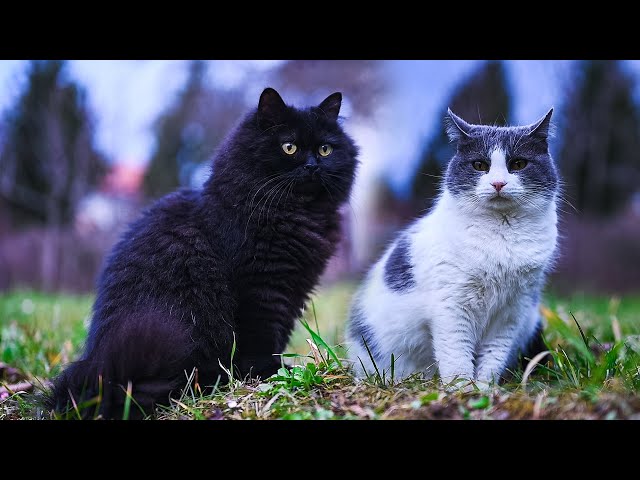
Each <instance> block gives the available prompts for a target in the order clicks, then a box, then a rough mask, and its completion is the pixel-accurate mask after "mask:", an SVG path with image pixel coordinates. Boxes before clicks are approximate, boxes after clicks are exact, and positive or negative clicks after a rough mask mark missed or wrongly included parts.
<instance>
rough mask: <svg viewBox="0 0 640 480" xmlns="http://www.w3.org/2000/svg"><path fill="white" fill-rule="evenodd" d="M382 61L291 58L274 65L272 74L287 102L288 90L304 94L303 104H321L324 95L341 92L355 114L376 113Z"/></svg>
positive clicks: (381, 91) (277, 87)
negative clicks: (315, 102)
mask: <svg viewBox="0 0 640 480" xmlns="http://www.w3.org/2000/svg"><path fill="white" fill-rule="evenodd" d="M380 64H381V62H379V61H376V60H289V61H287V62H284V63H282V64H281V65H280V66H278V67H277V68H275V69H274V71H273V72H272V73H271V76H272V79H273V80H272V81H273V83H274V87H275V88H276V89H280V88H282V90H283V91H284V93H283V95H284V98H285V100H286V101H287V102H289V101H288V100H287V93H286V92H287V91H294V92H296V93H298V94H299V95H300V96H301V97H303V98H301V102H300V103H301V104H307V103H309V102H312V101H317V102H318V103H319V102H320V101H321V100H322V98H324V97H323V95H324V96H326V95H329V94H331V93H333V92H336V91H340V92H342V94H343V98H344V100H345V101H347V102H349V105H351V108H352V111H353V114H354V115H355V116H363V117H367V116H369V115H371V114H372V113H374V111H375V108H376V106H377V101H378V100H379V98H380V95H381V94H382V93H383V92H384V89H385V84H384V82H383V79H382V78H383V77H382V75H380V72H379V67H380ZM311 96H313V98H311ZM320 97H322V98H320Z"/></svg>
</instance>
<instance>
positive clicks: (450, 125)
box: [445, 108, 471, 142]
mask: <svg viewBox="0 0 640 480" xmlns="http://www.w3.org/2000/svg"><path fill="white" fill-rule="evenodd" d="M445 127H446V129H447V135H448V136H449V140H450V141H451V142H459V141H460V140H464V139H465V138H471V134H470V132H471V125H470V124H468V123H467V122H465V121H464V120H463V119H462V118H460V117H459V116H457V115H456V114H455V113H453V112H452V111H451V109H450V108H447V116H446V118H445Z"/></svg>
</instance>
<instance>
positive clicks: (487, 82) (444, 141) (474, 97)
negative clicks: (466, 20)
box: [410, 61, 511, 215]
mask: <svg viewBox="0 0 640 480" xmlns="http://www.w3.org/2000/svg"><path fill="white" fill-rule="evenodd" d="M447 107H448V108H451V110H452V111H453V112H454V113H455V114H457V115H458V116H460V117H462V118H463V119H464V120H466V121H467V122H470V123H475V124H489V125H505V124H506V123H507V120H508V118H509V114H510V110H511V96H510V94H509V90H508V84H507V75H506V72H505V67H504V64H503V63H502V62H495V61H490V62H486V63H484V64H482V65H481V66H480V67H479V68H478V69H477V70H476V71H475V72H474V73H472V74H471V76H470V77H469V78H467V79H466V80H465V81H464V82H463V83H462V84H460V85H459V86H458V87H457V88H456V89H455V90H454V91H453V95H452V96H451V98H450V100H449V101H448V103H447V105H446V106H445V108H444V109H443V110H442V114H441V115H440V119H439V121H440V126H439V127H438V130H437V133H436V134H435V136H434V137H433V138H432V139H431V140H430V141H429V142H428V143H427V145H426V147H425V148H424V152H423V154H422V156H421V159H420V162H419V165H418V169H417V171H416V174H415V177H414V179H413V182H412V185H411V191H410V202H411V203H412V208H413V210H414V212H415V213H416V215H418V214H422V213H424V211H425V209H427V208H429V207H430V206H431V205H432V203H433V200H434V199H435V197H436V196H437V194H438V188H439V185H440V183H441V177H442V175H444V171H445V168H446V165H447V163H448V161H449V159H450V158H451V157H452V156H453V154H454V153H455V150H454V148H455V147H454V146H453V145H451V143H450V142H449V137H447V132H446V129H445V126H444V118H445V115H446V112H447Z"/></svg>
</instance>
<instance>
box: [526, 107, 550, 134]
mask: <svg viewBox="0 0 640 480" xmlns="http://www.w3.org/2000/svg"><path fill="white" fill-rule="evenodd" d="M552 114H553V107H551V108H550V109H549V111H548V112H547V113H546V114H545V116H544V117H542V118H541V119H540V120H538V121H537V122H535V123H532V124H531V125H530V126H529V135H530V136H532V137H537V138H539V139H541V140H546V139H547V137H548V136H549V127H550V126H551V115H552Z"/></svg>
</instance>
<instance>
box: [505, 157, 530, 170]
mask: <svg viewBox="0 0 640 480" xmlns="http://www.w3.org/2000/svg"><path fill="white" fill-rule="evenodd" d="M527 163H528V162H527V161H526V160H525V159H524V158H516V159H515V160H511V163H509V170H511V171H513V170H522V169H523V168H524V167H526V166H527Z"/></svg>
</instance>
